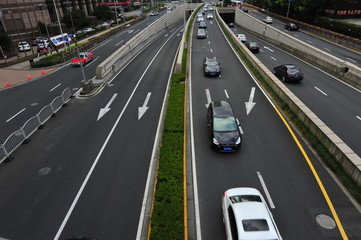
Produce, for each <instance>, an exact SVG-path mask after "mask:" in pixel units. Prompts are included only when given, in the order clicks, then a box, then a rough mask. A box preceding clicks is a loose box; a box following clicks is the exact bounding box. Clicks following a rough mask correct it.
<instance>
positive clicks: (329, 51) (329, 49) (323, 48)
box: [323, 48, 332, 52]
mask: <svg viewBox="0 0 361 240" xmlns="http://www.w3.org/2000/svg"><path fill="white" fill-rule="evenodd" d="M323 49H325V50H326V51H329V52H332V51H331V50H330V49H328V48H323Z"/></svg>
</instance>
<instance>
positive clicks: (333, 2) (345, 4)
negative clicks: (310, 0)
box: [325, 0, 361, 19]
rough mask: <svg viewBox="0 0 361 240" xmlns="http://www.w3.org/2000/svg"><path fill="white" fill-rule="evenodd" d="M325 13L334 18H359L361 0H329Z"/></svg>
mask: <svg viewBox="0 0 361 240" xmlns="http://www.w3.org/2000/svg"><path fill="white" fill-rule="evenodd" d="M325 15H326V16H327V17H330V18H334V19H346V18H361V0H329V1H328V2H327V7H326V9H325Z"/></svg>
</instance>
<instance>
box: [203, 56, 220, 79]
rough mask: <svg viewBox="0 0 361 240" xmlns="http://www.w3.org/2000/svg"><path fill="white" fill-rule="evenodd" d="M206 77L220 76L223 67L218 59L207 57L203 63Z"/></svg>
mask: <svg viewBox="0 0 361 240" xmlns="http://www.w3.org/2000/svg"><path fill="white" fill-rule="evenodd" d="M203 70H204V76H220V75H221V66H220V63H219V62H218V61H217V58H216V57H213V58H208V57H205V58H204V61H203Z"/></svg>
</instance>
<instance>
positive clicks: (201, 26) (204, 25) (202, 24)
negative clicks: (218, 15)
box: [198, 22, 207, 28]
mask: <svg viewBox="0 0 361 240" xmlns="http://www.w3.org/2000/svg"><path fill="white" fill-rule="evenodd" d="M198 28H207V23H206V22H199V25H198Z"/></svg>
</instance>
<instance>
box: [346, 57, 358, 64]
mask: <svg viewBox="0 0 361 240" xmlns="http://www.w3.org/2000/svg"><path fill="white" fill-rule="evenodd" d="M346 59H348V60H350V61H351V62H354V63H357V61H356V60H353V59H352V58H348V57H347V58H346Z"/></svg>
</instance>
